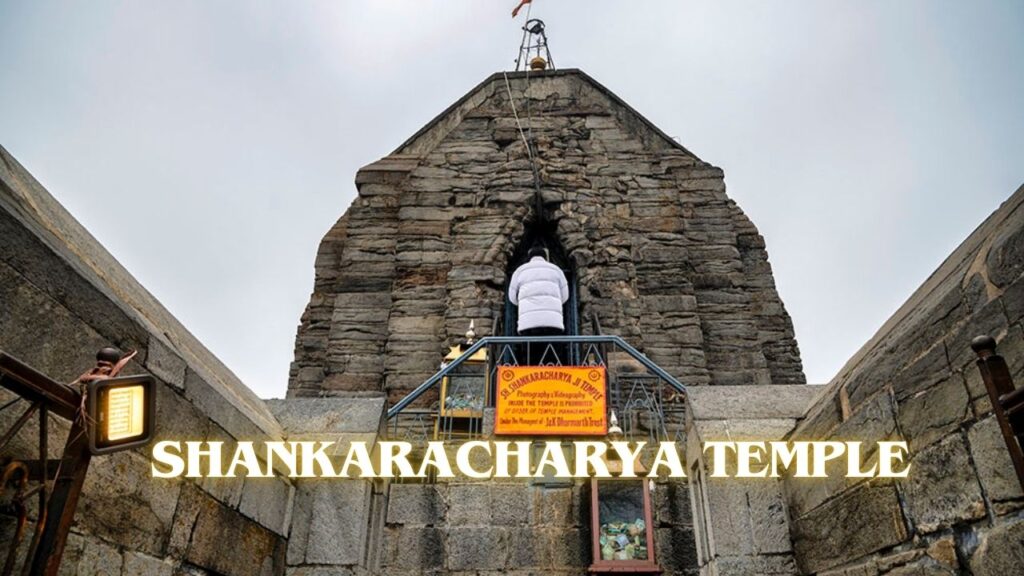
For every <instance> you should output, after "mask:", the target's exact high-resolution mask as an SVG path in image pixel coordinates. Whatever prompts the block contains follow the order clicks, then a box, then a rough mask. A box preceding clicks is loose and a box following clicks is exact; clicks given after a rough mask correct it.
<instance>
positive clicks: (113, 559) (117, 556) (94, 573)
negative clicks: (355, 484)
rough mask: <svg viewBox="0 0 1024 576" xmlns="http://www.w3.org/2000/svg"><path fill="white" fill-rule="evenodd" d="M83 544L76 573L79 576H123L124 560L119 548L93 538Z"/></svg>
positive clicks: (84, 540)
mask: <svg viewBox="0 0 1024 576" xmlns="http://www.w3.org/2000/svg"><path fill="white" fill-rule="evenodd" d="M82 544H83V545H82V552H81V556H80V557H79V558H78V565H77V567H76V569H75V572H74V573H75V574H76V575H77V576H121V569H122V566H123V564H124V558H122V557H121V553H120V552H118V550H117V548H114V547H112V546H108V545H106V544H104V543H103V542H101V541H99V540H96V539H92V538H86V539H83V543H82ZM68 568H70V566H68Z"/></svg>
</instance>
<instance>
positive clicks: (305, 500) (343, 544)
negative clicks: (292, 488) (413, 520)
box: [288, 479, 371, 565]
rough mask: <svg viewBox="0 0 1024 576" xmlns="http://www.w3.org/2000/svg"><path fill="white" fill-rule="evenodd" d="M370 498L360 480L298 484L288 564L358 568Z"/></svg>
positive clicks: (319, 480) (334, 480) (309, 481)
mask: <svg viewBox="0 0 1024 576" xmlns="http://www.w3.org/2000/svg"><path fill="white" fill-rule="evenodd" d="M370 497H371V489H370V483H369V482H368V481H364V480H340V479H313V480H302V481H299V482H298V486H297V490H296V494H295V504H294V506H293V511H292V531H291V538H290V539H289V542H288V562H289V564H328V565H357V564H360V563H361V562H362V560H363V555H364V553H365V549H366V542H367V537H368V534H367V529H368V526H369V522H370V520H369V514H370Z"/></svg>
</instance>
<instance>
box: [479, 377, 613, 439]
mask: <svg viewBox="0 0 1024 576" xmlns="http://www.w3.org/2000/svg"><path fill="white" fill-rule="evenodd" d="M605 391H606V387H605V371H604V367H603V366H499V367H498V383H497V390H496V393H497V397H496V399H495V408H496V410H495V412H496V413H495V417H494V418H495V419H494V433H495V434H507V435H530V436H534V435H562V436H604V435H605V434H607V432H608V423H607V421H606V419H605V413H606V410H605V406H606V403H607V398H606V397H605Z"/></svg>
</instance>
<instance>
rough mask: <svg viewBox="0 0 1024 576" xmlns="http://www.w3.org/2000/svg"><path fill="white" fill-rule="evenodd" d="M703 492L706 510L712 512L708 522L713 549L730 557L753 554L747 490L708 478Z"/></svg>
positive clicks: (727, 481) (726, 481) (723, 480)
mask: <svg viewBox="0 0 1024 576" xmlns="http://www.w3.org/2000/svg"><path fill="white" fill-rule="evenodd" d="M706 489H707V498H708V507H709V508H710V509H711V510H713V511H714V513H713V514H712V515H711V516H710V517H709V518H707V522H708V523H709V524H710V532H711V533H712V534H713V538H714V541H715V546H716V548H719V549H722V550H729V551H730V553H731V554H743V555H752V554H754V552H755V550H754V543H753V540H752V538H751V535H752V534H753V530H754V526H753V524H752V523H751V521H752V519H751V516H750V508H749V505H748V501H747V490H746V488H745V487H744V486H743V485H741V484H740V483H738V482H736V481H734V480H733V479H719V480H716V479H714V478H711V479H709V481H708V483H707V485H706Z"/></svg>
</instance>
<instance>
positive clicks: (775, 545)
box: [747, 480, 792, 554]
mask: <svg viewBox="0 0 1024 576" xmlns="http://www.w3.org/2000/svg"><path fill="white" fill-rule="evenodd" d="M747 501H748V502H749V504H748V506H749V508H750V519H751V526H752V527H753V532H752V534H753V540H754V549H755V550H756V551H757V553H758V554H784V553H788V552H791V551H792V546H791V545H790V539H789V521H788V519H787V518H786V506H785V503H784V501H783V499H782V483H781V482H779V481H777V480H775V481H773V480H764V481H763V482H758V483H755V484H751V485H750V486H748V488H747Z"/></svg>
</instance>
